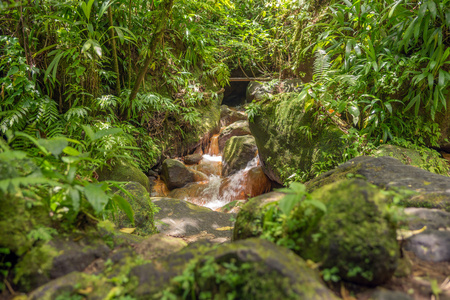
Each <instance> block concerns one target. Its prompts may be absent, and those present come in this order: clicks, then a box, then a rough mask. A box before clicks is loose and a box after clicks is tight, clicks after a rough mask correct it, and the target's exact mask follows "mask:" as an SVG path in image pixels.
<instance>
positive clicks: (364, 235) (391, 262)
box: [234, 179, 398, 285]
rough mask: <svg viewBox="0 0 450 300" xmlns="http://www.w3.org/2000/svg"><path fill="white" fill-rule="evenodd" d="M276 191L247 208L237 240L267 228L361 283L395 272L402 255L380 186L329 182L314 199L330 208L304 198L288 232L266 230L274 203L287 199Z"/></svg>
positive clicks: (288, 221)
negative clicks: (321, 208) (267, 219)
mask: <svg viewBox="0 0 450 300" xmlns="http://www.w3.org/2000/svg"><path fill="white" fill-rule="evenodd" d="M270 194H271V196H270V197H268V196H266V195H262V196H260V197H256V198H254V199H252V200H250V201H249V202H248V203H247V204H246V205H244V206H243V207H242V209H241V211H240V212H239V213H238V216H237V219H236V226H235V229H234V232H235V233H234V239H235V240H236V239H242V238H248V237H252V236H258V235H261V234H263V232H264V235H263V236H264V237H266V238H268V237H270V238H271V239H275V240H277V241H279V242H280V243H282V244H284V245H286V246H289V247H291V248H292V249H295V251H296V253H298V254H299V255H300V256H301V257H302V258H304V259H310V260H312V261H314V262H317V263H319V262H320V264H321V268H323V269H328V270H331V269H334V270H336V272H337V274H338V275H339V277H340V278H341V279H343V280H346V281H349V282H353V283H357V284H366V285H378V284H381V283H383V282H386V281H387V280H388V279H389V278H390V277H391V276H392V274H393V273H394V271H395V269H396V266H397V256H398V245H397V240H396V231H395V224H394V223H393V222H392V221H391V219H390V216H389V215H388V214H387V213H386V204H387V202H388V200H389V199H388V198H387V196H385V194H384V193H383V192H382V191H381V190H379V189H378V188H376V187H374V186H372V185H370V184H369V183H367V182H365V181H364V180H361V179H356V180H355V179H353V180H343V181H338V182H336V183H333V184H330V185H326V186H324V187H322V188H320V189H318V190H316V191H315V192H314V193H312V194H311V198H312V199H314V201H320V202H321V203H323V204H324V205H325V207H326V212H325V213H324V212H323V211H321V210H320V209H318V208H317V206H312V205H306V204H302V203H301V202H300V203H301V204H298V205H297V206H295V208H294V210H293V211H291V213H290V214H289V216H288V218H287V219H286V221H285V223H284V224H283V225H282V232H277V231H273V232H272V231H264V230H263V228H264V224H265V223H264V222H265V220H266V213H268V212H269V208H268V207H269V206H270V205H268V204H269V203H273V202H278V201H280V200H281V199H282V198H283V194H274V193H270ZM270 194H267V195H270Z"/></svg>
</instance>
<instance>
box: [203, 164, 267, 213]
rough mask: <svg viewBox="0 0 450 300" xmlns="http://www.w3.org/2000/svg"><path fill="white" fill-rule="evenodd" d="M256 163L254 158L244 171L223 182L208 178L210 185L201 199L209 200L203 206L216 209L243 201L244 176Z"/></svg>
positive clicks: (244, 197) (244, 189)
mask: <svg viewBox="0 0 450 300" xmlns="http://www.w3.org/2000/svg"><path fill="white" fill-rule="evenodd" d="M258 163H259V158H258V156H256V157H255V158H254V159H252V160H251V161H249V162H248V163H247V166H246V167H245V169H242V170H240V171H239V172H237V173H235V174H233V175H231V176H230V177H229V178H227V179H225V180H221V179H220V178H218V179H217V178H211V177H210V184H209V185H208V188H206V189H205V191H204V192H203V193H202V196H203V197H205V198H206V199H209V201H208V202H207V203H206V204H205V205H204V206H206V207H209V208H211V209H217V208H220V207H222V206H224V205H226V204H228V203H230V202H231V201H234V200H245V199H246V194H245V191H246V181H247V176H246V175H247V173H248V171H249V170H251V169H252V168H254V167H256V166H258ZM205 192H206V193H205Z"/></svg>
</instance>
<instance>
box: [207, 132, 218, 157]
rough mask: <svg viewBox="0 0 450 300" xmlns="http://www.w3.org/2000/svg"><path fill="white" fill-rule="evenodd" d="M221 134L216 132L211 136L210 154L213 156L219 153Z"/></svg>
mask: <svg viewBox="0 0 450 300" xmlns="http://www.w3.org/2000/svg"><path fill="white" fill-rule="evenodd" d="M219 153H220V151H219V135H218V134H215V135H213V136H212V137H211V140H210V144H209V149H208V154H209V155H211V156H215V155H219Z"/></svg>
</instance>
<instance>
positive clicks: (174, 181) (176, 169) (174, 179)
mask: <svg viewBox="0 0 450 300" xmlns="http://www.w3.org/2000/svg"><path fill="white" fill-rule="evenodd" d="M161 178H162V180H164V182H165V183H166V185H167V187H168V188H169V190H173V189H176V188H181V187H183V186H185V185H186V184H188V183H190V182H194V181H195V178H194V173H193V172H192V171H191V170H189V169H188V168H187V167H186V166H185V165H184V164H183V163H182V162H181V161H178V160H176V159H166V160H165V161H164V162H163V164H162V171H161Z"/></svg>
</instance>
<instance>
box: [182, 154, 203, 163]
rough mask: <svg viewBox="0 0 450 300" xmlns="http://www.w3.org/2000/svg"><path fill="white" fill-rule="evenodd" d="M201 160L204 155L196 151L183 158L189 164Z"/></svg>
mask: <svg viewBox="0 0 450 300" xmlns="http://www.w3.org/2000/svg"><path fill="white" fill-rule="evenodd" d="M201 160H202V155H201V154H200V153H194V154H190V155H186V156H185V157H184V158H183V161H184V163H185V164H187V165H195V164H197V163H198V162H199V161H201Z"/></svg>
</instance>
